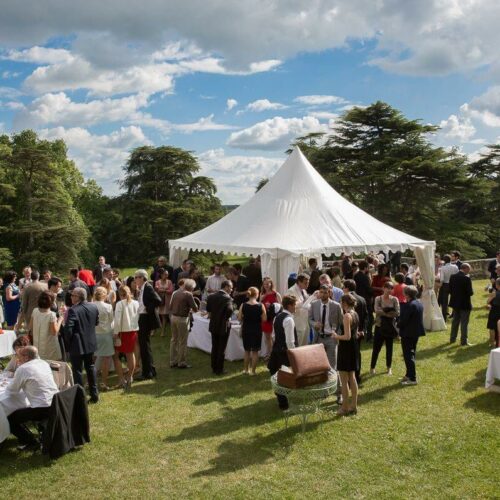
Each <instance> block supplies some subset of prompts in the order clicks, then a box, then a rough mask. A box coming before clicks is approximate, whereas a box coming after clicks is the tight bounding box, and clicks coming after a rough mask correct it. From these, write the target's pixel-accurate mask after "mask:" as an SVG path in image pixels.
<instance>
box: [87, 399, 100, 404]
mask: <svg viewBox="0 0 500 500" xmlns="http://www.w3.org/2000/svg"><path fill="white" fill-rule="evenodd" d="M87 403H88V404H89V405H95V404H97V403H99V398H90V399H89V400H88V401H87Z"/></svg>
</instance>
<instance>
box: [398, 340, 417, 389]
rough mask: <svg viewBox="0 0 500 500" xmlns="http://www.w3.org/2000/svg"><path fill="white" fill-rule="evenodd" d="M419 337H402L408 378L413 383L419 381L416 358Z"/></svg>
mask: <svg viewBox="0 0 500 500" xmlns="http://www.w3.org/2000/svg"><path fill="white" fill-rule="evenodd" d="M417 342H418V337H401V348H402V349H403V358H404V360H405V365H406V376H407V377H408V378H409V379H410V380H413V381H416V380H417V371H416V367H415V356H416V352H417Z"/></svg>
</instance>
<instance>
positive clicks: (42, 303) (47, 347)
mask: <svg viewBox="0 0 500 500" xmlns="http://www.w3.org/2000/svg"><path fill="white" fill-rule="evenodd" d="M51 305H52V295H51V294H50V293H49V292H42V293H41V294H40V297H39V298H38V307H36V308H35V309H33V313H32V314H31V320H30V325H29V330H30V331H31V332H32V335H33V345H34V346H35V347H36V348H37V349H38V355H39V356H40V358H41V359H48V360H52V361H61V359H62V355H61V347H60V345H59V339H58V338H57V336H58V335H59V330H60V329H61V324H62V321H63V318H62V316H60V317H59V318H58V317H57V314H56V313H55V312H54V311H51V310H50V307H51Z"/></svg>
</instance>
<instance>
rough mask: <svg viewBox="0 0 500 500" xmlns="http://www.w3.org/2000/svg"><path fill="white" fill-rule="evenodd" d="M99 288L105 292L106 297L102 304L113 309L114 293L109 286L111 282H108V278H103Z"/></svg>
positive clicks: (114, 302)
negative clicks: (106, 304) (104, 303)
mask: <svg viewBox="0 0 500 500" xmlns="http://www.w3.org/2000/svg"><path fill="white" fill-rule="evenodd" d="M99 287H101V288H104V290H106V297H105V300H104V302H106V303H108V304H111V306H112V307H113V308H114V307H115V304H116V292H115V291H114V290H113V287H112V286H111V281H109V280H108V278H103V279H102V280H101V281H100V283H99Z"/></svg>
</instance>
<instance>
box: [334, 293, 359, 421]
mask: <svg viewBox="0 0 500 500" xmlns="http://www.w3.org/2000/svg"><path fill="white" fill-rule="evenodd" d="M340 304H341V306H342V310H343V312H344V321H343V324H342V326H341V333H342V334H341V335H338V334H337V333H333V338H334V339H336V340H338V343H339V345H338V348H337V370H338V371H339V374H340V381H341V382H342V406H341V407H340V409H339V411H338V412H337V415H341V416H344V415H355V414H356V413H357V412H358V383H357V382H356V371H357V370H359V343H358V342H357V341H356V332H357V331H358V323H359V319H358V315H357V314H356V312H355V311H354V307H355V306H356V299H355V298H354V297H353V296H352V295H350V294H347V295H343V296H342V299H341V300H340ZM349 389H351V405H350V406H349V403H348V401H349Z"/></svg>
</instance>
